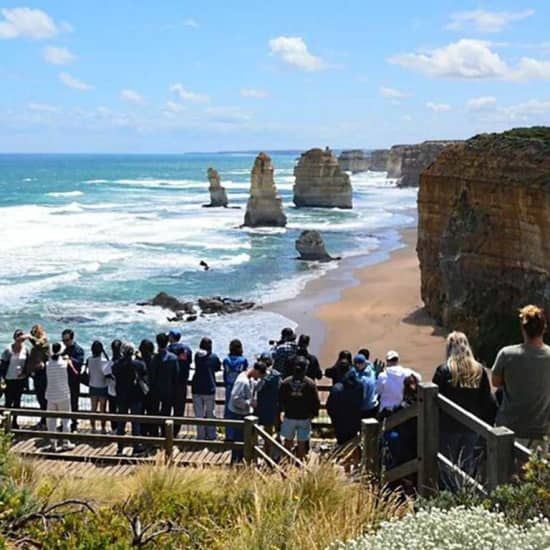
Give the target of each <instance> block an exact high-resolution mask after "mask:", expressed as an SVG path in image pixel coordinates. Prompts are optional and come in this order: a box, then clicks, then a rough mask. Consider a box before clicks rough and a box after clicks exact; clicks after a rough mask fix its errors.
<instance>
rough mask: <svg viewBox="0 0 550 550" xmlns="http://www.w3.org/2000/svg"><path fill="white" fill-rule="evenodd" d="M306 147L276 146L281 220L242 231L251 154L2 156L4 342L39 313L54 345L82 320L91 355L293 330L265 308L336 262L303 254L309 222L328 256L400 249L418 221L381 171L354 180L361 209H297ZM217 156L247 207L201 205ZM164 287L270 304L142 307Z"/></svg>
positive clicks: (223, 346)
mask: <svg viewBox="0 0 550 550" xmlns="http://www.w3.org/2000/svg"><path fill="white" fill-rule="evenodd" d="M298 155H299V153H298V152H285V153H272V159H273V164H274V167H275V182H276V184H277V188H278V190H279V194H280V195H281V197H282V198H283V202H284V206H285V211H286V214H287V216H288V226H287V228H286V229H275V228H265V229H264V228H262V229H250V228H240V227H239V226H240V224H241V223H242V221H243V218H244V213H245V208H246V200H247V198H248V191H249V186H250V170H251V168H252V165H253V163H254V158H255V154H252V153H219V154H212V153H208V154H183V155H0V345H1V346H2V347H3V346H5V345H7V344H8V343H9V342H10V341H11V335H12V333H13V331H14V330H15V329H16V328H23V329H24V330H30V327H31V326H32V325H33V324H35V323H41V324H43V325H44V326H45V327H46V330H47V332H48V334H49V335H50V340H51V341H55V340H56V339H59V338H60V333H61V331H62V329H64V328H66V327H70V328H73V329H74V330H75V332H76V335H77V340H78V341H79V342H80V343H81V344H82V345H83V346H84V347H85V348H86V350H87V351H88V350H89V345H90V343H91V342H92V340H95V339H100V340H102V341H104V343H106V344H108V343H109V342H110V341H111V340H112V339H114V338H120V339H122V340H129V341H132V342H134V343H136V344H137V343H139V341H140V340H141V339H142V338H150V339H153V340H154V335H155V334H156V333H158V332H160V331H163V330H168V329H169V328H171V327H174V326H178V327H179V328H181V329H182V330H183V333H184V340H185V341H186V342H188V343H190V344H191V345H192V346H194V347H196V346H197V345H198V342H199V340H200V338H201V337H202V336H205V335H209V336H211V337H212V338H213V340H214V349H215V351H218V352H219V353H220V354H224V353H225V352H226V350H227V346H228V342H229V341H230V340H231V339H232V338H240V339H241V340H242V341H243V343H244V346H245V353H246V354H247V355H249V356H252V355H253V354H255V353H259V352H261V351H263V350H265V349H266V348H267V346H268V341H269V340H270V339H273V338H276V337H277V336H278V335H279V333H280V330H281V328H283V327H284V326H294V323H293V322H292V321H291V320H289V319H286V318H284V317H282V316H281V315H278V314H275V313H271V312H269V310H268V309H269V308H268V304H269V303H271V302H275V301H279V300H284V299H292V298H293V297H295V296H297V295H298V293H299V292H300V291H301V290H302V289H303V288H304V286H305V284H306V283H307V282H308V281H309V280H311V279H312V278H316V277H319V276H321V275H322V274H323V273H324V272H325V271H326V270H327V269H332V268H334V267H335V266H336V263H326V264H318V263H304V262H299V261H296V251H295V248H294V242H295V240H296V238H297V237H298V235H299V234H300V232H301V231H302V230H304V229H317V230H319V231H320V232H321V233H322V236H323V238H324V239H325V243H326V245H327V248H328V250H329V252H330V253H331V254H332V255H334V256H343V257H349V256H352V255H368V254H372V253H374V252H380V251H384V249H388V250H389V249H391V248H395V247H396V246H397V245H398V235H399V234H398V231H399V229H400V228H402V227H405V226H407V225H410V224H411V223H413V222H414V218H413V217H412V216H411V209H414V208H415V207H416V194H417V191H416V190H415V189H399V188H397V187H395V182H393V181H391V180H388V179H387V178H386V174H385V173H375V172H372V173H371V172H367V173H363V174H358V175H355V176H352V183H353V187H354V209H353V210H339V209H296V208H295V207H294V206H293V204H292V186H293V182H294V177H293V175H292V173H293V167H294V164H295V160H296V157H297V156H298ZM210 166H211V167H213V168H216V169H217V170H218V172H219V174H220V176H221V178H222V185H224V186H225V187H226V189H227V192H228V196H229V200H230V203H231V205H232V206H239V207H240V209H210V208H202V205H203V204H205V203H208V202H209V194H208V181H207V178H206V170H207V168H208V167H210ZM201 260H204V261H206V262H207V263H208V264H209V265H210V266H211V270H210V271H208V272H205V271H203V270H202V268H201V267H200V265H199V263H200V262H201ZM160 291H164V292H167V293H169V294H173V295H175V296H177V297H179V298H181V299H182V300H196V299H197V298H198V297H201V296H215V295H222V296H228V297H232V298H242V299H246V300H253V301H255V302H257V303H258V304H261V305H263V306H266V308H265V310H263V309H258V310H255V311H250V312H245V313H240V314H235V315H230V316H223V317H208V318H206V317H205V318H199V319H198V320H197V321H196V322H194V323H184V324H183V325H174V324H173V323H170V322H168V321H167V317H168V316H169V315H170V312H168V311H166V310H162V309H160V308H155V307H140V306H137V305H136V304H137V302H142V301H144V300H147V299H150V298H152V297H153V296H154V295H155V294H157V293H158V292H160ZM106 347H107V346H106Z"/></svg>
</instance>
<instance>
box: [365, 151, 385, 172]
mask: <svg viewBox="0 0 550 550" xmlns="http://www.w3.org/2000/svg"><path fill="white" fill-rule="evenodd" d="M389 156H390V150H389V149H374V150H373V151H371V152H370V155H369V170H371V171H372V172H386V170H387V167H388V158H389Z"/></svg>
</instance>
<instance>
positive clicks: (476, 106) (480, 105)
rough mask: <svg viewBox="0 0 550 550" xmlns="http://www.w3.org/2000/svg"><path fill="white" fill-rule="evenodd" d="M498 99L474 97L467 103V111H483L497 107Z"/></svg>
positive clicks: (490, 96)
mask: <svg viewBox="0 0 550 550" xmlns="http://www.w3.org/2000/svg"><path fill="white" fill-rule="evenodd" d="M496 102H497V98H496V97H494V96H492V95H489V96H481V97H472V98H471V99H469V100H468V101H467V102H466V109H467V110H468V111H482V110H483V109H487V108H490V107H493V106H494V105H496Z"/></svg>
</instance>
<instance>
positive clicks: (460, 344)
mask: <svg viewBox="0 0 550 550" xmlns="http://www.w3.org/2000/svg"><path fill="white" fill-rule="evenodd" d="M446 349H447V361H446V362H445V363H443V364H442V365H439V367H437V369H436V371H435V374H434V376H433V382H434V383H435V384H437V385H438V386H439V393H440V394H441V395H444V396H445V397H447V398H448V399H450V400H451V401H454V402H455V403H456V404H457V405H459V406H460V407H462V408H463V409H466V410H467V411H469V412H471V413H472V414H474V415H475V416H477V417H478V418H481V419H482V420H484V421H485V422H487V423H488V424H491V425H492V424H493V423H494V419H495V414H496V404H495V400H494V398H493V394H492V392H491V385H490V383H489V376H488V375H487V371H486V370H485V369H484V368H483V367H482V366H481V365H480V364H479V363H478V362H477V361H476V359H475V357H474V354H473V352H472V348H471V347H470V343H469V342H468V338H467V336H466V335H465V334H464V333H463V332H456V331H455V332H451V333H450V334H449V335H448V336H447V342H446ZM477 441H478V436H477V434H476V433H474V432H472V431H470V430H469V429H468V428H467V427H466V426H464V425H463V424H461V423H460V422H457V421H456V420H454V419H453V418H451V417H450V416H448V415H446V414H444V413H442V414H441V418H440V447H441V452H442V453H443V454H444V455H445V456H446V457H447V458H449V459H450V460H452V461H453V462H454V463H455V464H458V465H459V466H460V468H461V469H462V470H464V471H466V472H467V473H468V474H469V475H471V476H474V475H475V466H476V464H475V462H476V460H475V448H476V444H477ZM443 481H444V484H445V485H446V486H447V488H449V489H453V488H456V487H453V485H454V484H453V483H452V481H453V480H450V479H445V478H444V479H443ZM449 485H450V486H449Z"/></svg>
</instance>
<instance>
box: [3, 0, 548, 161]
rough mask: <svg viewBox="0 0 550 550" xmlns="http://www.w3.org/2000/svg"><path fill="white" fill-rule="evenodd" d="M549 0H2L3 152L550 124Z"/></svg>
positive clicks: (202, 147)
mask: <svg viewBox="0 0 550 550" xmlns="http://www.w3.org/2000/svg"><path fill="white" fill-rule="evenodd" d="M549 22H550V2H549V1H547V0H540V1H531V2H523V1H522V0H514V1H509V0H502V1H493V2H483V1H469V0H464V1H450V0H438V1H434V0H427V1H420V0H419V1H415V2H411V1H410V0H406V1H405V0H393V1H392V2H381V1H377V2H373V1H372V0H371V1H367V0H357V1H356V0H348V1H346V0H340V2H338V3H335V2H333V1H331V2H329V1H324V0H316V1H315V2H313V1H309V0H294V1H287V0H278V1H277V2H257V1H245V0H232V1H230V2H229V1H227V0H223V1H220V0H204V1H203V2H197V1H196V0H195V1H184V0H180V1H176V0H161V1H159V0H157V1H152V0H116V1H107V0H78V1H74V0H51V1H42V2H26V3H24V4H7V3H5V2H4V1H3V0H0V152H22V153H25V152H44V153H62V152H75V153H78V152H90V153H91V152H98V153H182V152H192V151H227V150H258V149H268V150H274V149H305V148H308V147H314V146H325V145H329V146H331V147H334V148H355V147H359V148H376V147H387V146H390V145H392V144H396V143H415V142H419V141H422V140H425V139H462V138H467V137H469V136H472V135H474V134H477V133H480V132H491V131H500V130H503V129H506V128H510V127H516V126H530V125H535V124H539V125H540V124H550V24H549Z"/></svg>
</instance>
